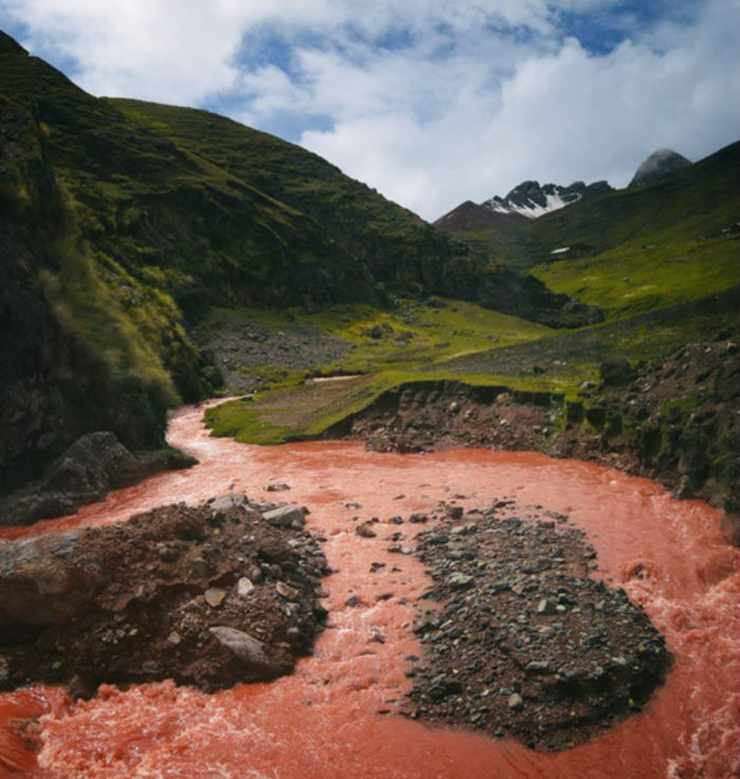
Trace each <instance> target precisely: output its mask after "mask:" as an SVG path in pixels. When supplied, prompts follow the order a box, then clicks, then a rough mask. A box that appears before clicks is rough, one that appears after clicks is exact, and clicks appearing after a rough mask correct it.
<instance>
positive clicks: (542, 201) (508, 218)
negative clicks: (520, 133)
mask: <svg viewBox="0 0 740 779" xmlns="http://www.w3.org/2000/svg"><path fill="white" fill-rule="evenodd" d="M612 191H613V188H612V187H611V186H610V185H609V183H608V182H606V181H595V182H593V183H592V184H586V183H585V182H583V181H574V182H573V183H572V184H570V185H569V186H567V187H564V186H561V185H559V184H552V183H549V184H542V185H540V183H539V182H538V181H523V182H522V183H521V184H519V185H518V186H516V187H514V189H512V190H511V191H510V192H509V193H508V194H507V195H506V196H505V197H501V196H499V195H494V196H493V197H491V198H489V199H488V200H485V201H484V202H483V203H480V204H476V203H473V202H472V201H470V200H467V201H465V203H462V204H461V205H459V206H458V207H457V208H455V209H453V210H452V211H450V212H449V213H447V214H445V215H444V216H442V217H440V218H439V219H438V220H437V221H436V222H434V224H435V226H436V227H439V228H440V229H442V230H445V231H446V232H467V231H474V230H485V229H487V228H490V227H496V226H498V225H505V224H513V223H516V222H524V221H526V220H528V219H536V218H537V217H540V216H543V215H544V214H549V213H550V212H552V211H558V210H559V209H561V208H565V206H569V205H571V204H572V203H577V202H579V201H580V200H588V199H589V198H592V197H595V196H597V195H603V194H605V193H607V192H612Z"/></svg>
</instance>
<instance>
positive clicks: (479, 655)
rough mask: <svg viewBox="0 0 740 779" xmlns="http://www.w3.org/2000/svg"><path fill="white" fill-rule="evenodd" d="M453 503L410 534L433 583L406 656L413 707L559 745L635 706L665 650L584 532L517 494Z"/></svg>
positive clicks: (448, 721)
mask: <svg viewBox="0 0 740 779" xmlns="http://www.w3.org/2000/svg"><path fill="white" fill-rule="evenodd" d="M460 513H461V512H459V511H458V512H450V513H447V514H446V516H445V518H444V520H443V521H442V523H441V524H440V525H437V526H435V527H434V528H432V529H430V530H426V531H424V532H423V533H421V534H420V535H419V537H418V546H417V551H416V554H417V555H418V556H419V557H420V559H421V560H422V561H423V562H424V563H425V565H426V568H427V572H428V573H429V574H430V575H431V577H432V579H433V580H434V585H433V586H432V587H431V589H429V590H428V591H427V592H426V593H425V594H424V596H423V598H422V600H421V601H420V602H419V605H418V609H417V619H416V623H415V626H414V630H415V632H416V634H417V635H418V637H419V639H420V641H421V643H422V645H423V647H424V652H423V657H421V658H417V657H415V656H411V657H409V658H408V660H409V669H408V671H407V676H409V677H411V678H412V679H413V682H414V686H413V690H412V691H411V693H410V695H409V702H410V710H409V713H410V716H412V717H414V718H421V719H423V720H426V721H428V722H431V723H435V724H445V725H452V726H457V727H464V728H473V729H475V730H483V731H486V732H487V733H489V734H491V735H493V736H503V735H513V736H515V737H516V738H517V739H519V740H521V741H523V742H524V743H525V744H527V745H528V746H530V747H532V748H545V749H563V748H567V747H570V746H574V745H575V744H579V743H583V742H584V741H587V740H589V739H590V738H592V737H593V736H594V735H595V734H597V733H598V732H600V731H602V730H604V729H605V728H606V727H608V726H609V725H611V724H613V723H614V722H616V721H618V720H620V719H622V718H624V717H625V716H626V715H627V714H628V713H629V712H630V711H635V710H639V709H640V708H641V705H642V704H643V703H644V702H645V701H646V700H647V699H648V698H649V697H650V695H651V693H652V692H653V690H654V689H655V687H656V686H657V685H659V684H660V683H661V681H662V679H663V675H664V672H665V671H666V670H667V668H668V667H669V665H670V655H669V654H668V652H667V651H666V649H665V645H664V641H663V638H662V636H661V635H660V634H659V633H658V631H657V630H656V629H655V628H654V627H653V625H652V624H651V622H650V620H649V619H648V617H647V615H646V614H645V613H644V612H643V611H642V610H641V608H639V607H637V606H635V605H633V604H632V603H631V602H630V600H629V599H628V597H627V595H626V593H625V591H624V590H623V589H621V588H617V589H614V588H610V587H608V586H606V585H605V584H604V582H603V581H601V580H598V579H595V578H593V577H591V576H590V574H591V573H592V572H593V570H594V569H595V568H596V567H597V563H596V552H595V551H594V549H593V547H591V546H590V544H588V543H587V542H586V540H585V534H584V533H583V532H582V531H581V530H579V529H577V528H575V527H573V526H572V525H571V524H570V523H569V521H568V518H567V517H566V516H564V515H562V514H557V513H554V512H543V510H542V509H541V507H521V506H517V505H516V504H515V503H514V502H513V501H503V500H502V501H496V502H495V503H494V505H493V506H492V507H491V508H490V509H489V510H486V511H483V512H477V511H476V512H470V513H468V514H466V515H463V516H460ZM416 519H417V521H418V519H419V518H418V517H417V518H416ZM633 575H635V576H639V575H640V571H639V570H636V571H634V572H633Z"/></svg>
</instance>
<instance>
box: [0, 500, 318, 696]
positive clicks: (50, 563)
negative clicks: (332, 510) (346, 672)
mask: <svg viewBox="0 0 740 779" xmlns="http://www.w3.org/2000/svg"><path fill="white" fill-rule="evenodd" d="M304 516H305V511H304V510H303V509H301V508H299V507H298V506H285V507H283V508H281V507H276V506H272V505H269V504H265V505H262V504H254V503H249V502H248V501H247V500H246V498H245V496H244V495H236V494H227V495H224V496H222V497H221V498H218V499H216V500H215V501H212V502H209V503H204V504H200V505H197V506H187V505H185V504H184V503H181V504H177V505H171V506H164V507H161V508H157V509H153V510H152V511H148V512H146V513H143V514H138V515H136V516H134V517H132V518H131V519H130V520H129V521H128V522H124V523H121V524H115V525H104V526H101V527H94V528H87V529H84V530H72V531H68V532H64V533H50V534H47V535H42V536H39V537H33V538H30V539H26V540H23V541H17V542H11V543H8V542H3V541H0V630H1V632H2V641H0V690H12V689H16V688H18V687H21V686H24V685H28V684H34V683H36V684H37V683H44V684H63V685H65V686H66V687H67V688H68V689H69V691H70V693H71V694H72V695H74V696H84V697H87V696H90V695H93V694H94V692H95V690H96V689H97V687H98V685H100V684H103V683H109V684H119V685H126V684H130V683H141V682H153V681H156V680H161V679H174V680H175V681H176V682H178V683H180V684H191V685H195V686H197V687H199V688H201V689H203V690H207V691H213V690H216V689H220V688H223V687H229V686H232V685H234V684H237V683H241V682H245V681H256V680H264V679H270V678H273V677H275V676H280V675H282V674H285V673H289V672H290V671H291V670H292V669H293V665H294V663H295V659H296V657H298V656H300V655H303V654H307V653H309V652H310V651H311V647H312V646H313V641H314V637H315V635H316V634H317V633H318V632H320V631H321V630H322V628H323V622H324V619H325V617H326V612H325V610H324V609H323V608H322V607H321V606H320V605H319V604H318V601H317V598H318V595H319V593H320V582H321V577H322V576H324V575H326V574H328V573H330V571H329V569H328V568H327V565H326V559H325V557H324V554H323V552H322V551H321V549H320V547H319V544H318V539H317V537H316V536H314V535H312V534H310V533H309V532H307V531H306V530H304V529H303V526H304V522H305V519H304Z"/></svg>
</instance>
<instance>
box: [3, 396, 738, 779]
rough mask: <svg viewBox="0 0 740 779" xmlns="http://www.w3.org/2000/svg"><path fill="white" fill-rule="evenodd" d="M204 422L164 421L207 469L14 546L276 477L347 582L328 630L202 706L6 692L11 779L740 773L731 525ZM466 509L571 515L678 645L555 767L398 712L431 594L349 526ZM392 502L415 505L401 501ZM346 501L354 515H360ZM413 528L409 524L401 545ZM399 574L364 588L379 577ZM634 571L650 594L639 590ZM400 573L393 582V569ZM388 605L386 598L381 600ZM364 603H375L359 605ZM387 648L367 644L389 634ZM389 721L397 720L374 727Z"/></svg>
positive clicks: (442, 457) (591, 491)
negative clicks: (213, 430) (654, 684)
mask: <svg viewBox="0 0 740 779" xmlns="http://www.w3.org/2000/svg"><path fill="white" fill-rule="evenodd" d="M201 414H202V409H192V408H191V409H183V410H182V411H180V412H178V413H177V414H176V415H175V416H174V417H173V419H172V422H171V426H170V434H169V438H170V441H171V443H172V444H174V445H175V446H178V447H180V448H182V449H185V450H186V451H188V452H190V453H192V454H194V455H195V456H196V457H198V458H199V459H200V460H201V464H200V465H199V466H197V467H195V468H193V469H191V470H189V471H181V472H174V473H166V474H161V475H159V476H155V477H153V478H151V479H148V480H147V481H145V482H144V483H142V484H140V485H138V486H135V487H132V488H129V489H125V490H120V491H119V492H116V493H114V494H112V495H111V496H110V497H109V498H108V500H106V501H105V502H104V503H100V504H96V505H94V506H89V507H87V508H85V509H83V510H81V511H80V512H79V514H77V515H75V516H73V517H67V518H62V519H59V520H51V521H48V522H43V523H39V524H37V525H35V526H33V527H32V528H25V529H12V530H6V531H4V532H3V533H2V534H0V536H2V537H5V538H18V537H27V536H31V535H34V534H38V533H43V532H48V531H51V530H57V529H61V528H68V527H76V526H80V525H91V524H100V523H105V522H115V521H120V520H122V519H125V518H126V517H128V516H129V515H130V514H132V513H134V512H137V511H141V510H144V509H148V508H151V507H153V506H157V505H161V504H164V503H171V502H177V501H181V500H184V501H198V500H201V499H205V498H208V497H210V496H212V495H216V494H218V493H221V492H224V491H226V490H227V489H228V488H229V487H232V486H233V489H236V490H238V491H244V492H246V493H247V494H249V495H250V496H251V497H254V498H256V499H258V500H259V499H267V498H268V497H274V495H273V494H272V493H271V494H268V493H266V492H264V491H263V489H264V487H265V486H266V485H267V484H268V482H269V480H270V479H271V478H279V479H280V480H281V481H286V482H288V483H289V484H290V485H291V487H292V491H291V492H289V493H280V495H279V497H280V499H289V500H291V501H296V502H300V503H302V504H305V505H307V506H308V507H309V508H310V509H311V511H312V513H311V515H310V516H309V518H308V519H309V526H310V527H311V528H312V529H314V530H316V531H319V532H321V533H322V534H323V535H325V536H326V537H327V539H328V541H327V543H326V544H324V549H325V552H326V555H327V557H328V559H329V563H330V565H332V567H333V568H334V569H335V570H336V573H335V574H334V575H332V576H331V577H329V578H328V579H326V580H325V587H326V589H327V590H328V591H329V593H330V594H329V597H328V598H327V600H326V602H325V605H326V607H327V608H328V609H329V611H330V627H329V629H328V630H327V631H326V632H325V633H324V634H323V635H322V636H321V638H320V639H319V641H318V644H317V646H316V651H315V655H314V656H313V657H311V658H308V659H305V660H303V661H301V662H300V663H299V666H298V669H297V672H296V673H295V674H294V675H292V676H290V677H286V678H283V679H279V680H278V681H276V682H272V683H269V684H257V685H248V686H247V685H245V686H242V687H238V688H235V689H233V690H230V691H226V692H222V693H219V694H216V695H204V694H202V693H200V692H198V691H196V690H193V689H189V688H177V687H175V686H174V685H173V684H171V683H167V682H165V683H161V684H151V685H142V686H138V687H135V688H132V689H129V690H128V691H126V692H120V691H118V690H117V689H115V688H113V687H103V688H101V690H100V691H99V693H98V695H97V696H96V697H95V698H94V699H93V700H91V701H88V702H79V703H72V702H70V701H68V700H65V698H64V696H63V695H62V694H61V693H60V691H58V690H43V689H40V688H35V689H33V690H31V691H23V692H20V693H15V694H10V695H0V721H8V720H9V719H12V718H13V717H24V716H27V717H37V716H39V714H41V715H42V716H41V719H40V737H41V739H42V743H43V748H42V750H41V751H40V753H39V754H38V757H37V760H36V759H35V758H34V757H33V755H30V754H29V753H28V752H27V751H26V750H24V749H23V746H22V743H21V742H20V740H19V738H18V737H17V736H16V735H15V734H14V733H13V732H12V731H10V730H7V729H6V730H4V731H0V734H1V735H0V778H1V779H6V777H18V776H27V777H33V779H42V778H43V779H71V778H76V777H80V779H82V778H85V779H92V778H93V777H96V778H98V777H99V778H100V779H131V778H132V777H134V778H135V779H150V778H151V779H155V778H156V779H494V778H495V779H508V778H509V777H511V778H512V779H513V778H514V777H517V778H519V779H540V778H546V777H553V779H554V778H555V777H569V778H573V779H597V778H599V777H604V778H605V779H621V778H622V777H624V778H625V779H633V778H634V779H653V778H655V779H657V778H658V777H660V778H665V779H689V778H694V777H697V778H698V777H702V779H704V778H706V779H709V778H713V779H727V777H731V776H736V775H738V772H740V752H739V747H738V744H740V649H739V643H740V642H739V639H740V609H738V603H740V552H738V550H734V549H731V548H729V547H727V546H725V545H724V544H723V542H722V539H721V537H720V534H719V532H718V529H717V526H718V518H719V512H718V511H716V510H715V509H712V508H710V507H708V506H706V505H704V504H702V503H699V502H679V501H675V500H673V499H671V498H670V496H669V495H668V494H667V493H666V492H665V491H664V490H663V489H662V488H661V487H659V486H656V485H655V484H654V483H652V482H650V481H647V480H644V479H637V478H633V477H629V476H625V475H624V474H621V473H619V472H617V471H613V470H607V469H604V468H601V467H599V466H596V465H593V464H590V463H584V462H578V461H572V460H552V459H549V458H547V457H544V456H542V455H539V454H530V453H511V452H493V451H486V450H472V449H467V450H456V451H449V452H444V453H439V454H433V455H390V454H373V453H368V452H366V451H365V450H364V448H363V446H362V445H361V444H356V443H326V442H312V443H302V444H291V445H286V446H281V447H273V448H259V447H250V446H244V445H240V444H236V443H234V442H232V441H230V440H226V439H213V438H210V437H208V435H207V433H206V432H205V431H204V430H203V428H202V427H201V423H200V418H201ZM456 493H463V494H464V495H466V496H467V497H466V498H465V499H464V500H462V499H458V501H457V502H458V503H459V504H462V505H464V506H465V507H466V508H475V507H481V508H484V507H487V506H488V505H490V503H491V501H492V500H493V499H494V498H502V497H507V496H509V497H513V498H515V499H516V500H517V501H518V502H519V503H521V504H542V506H543V507H544V508H546V509H551V510H554V511H560V512H564V513H567V514H568V515H569V516H570V517H571V519H572V520H573V521H574V522H576V523H577V524H578V525H579V526H580V527H583V528H584V529H585V530H586V531H587V532H588V534H589V538H590V539H591V541H592V543H593V544H594V546H595V547H596V549H597V550H598V554H599V560H598V561H599V565H600V569H599V574H598V575H601V576H603V577H604V578H605V579H606V580H607V582H609V583H614V584H620V585H622V586H624V587H625V589H626V590H627V592H628V593H629V595H630V597H631V598H632V599H633V600H634V601H636V602H639V603H642V604H644V607H645V609H646V611H647V612H648V614H649V615H650V617H651V619H652V620H653V622H654V624H655V625H656V627H658V629H659V630H661V631H662V632H663V633H664V635H665V636H666V639H667V644H668V648H669V649H670V651H671V652H672V653H673V654H674V656H675V663H674V666H673V668H672V670H671V671H670V673H669V675H668V679H667V683H666V685H665V686H664V687H662V688H661V689H659V691H658V693H657V695H656V696H655V697H654V698H653V700H652V701H651V702H650V704H649V705H648V706H647V707H646V708H645V710H644V711H643V712H641V713H639V714H635V715H633V716H631V717H630V718H629V719H627V720H626V721H625V722H623V723H622V724H620V725H619V726H617V727H615V728H613V729H612V730H611V731H609V732H608V733H607V734H605V735H604V736H601V737H600V738H598V739H597V740H595V741H593V742H592V743H590V744H586V745H584V746H581V747H577V748H575V749H571V750H567V751H565V752H560V753H557V754H544V753H537V752H532V751H530V750H528V749H526V748H524V747H523V746H521V745H520V744H518V743H516V742H513V741H508V740H503V741H496V740H492V739H488V738H486V737H482V736H476V735H472V734H469V733H461V732H451V731H445V730H438V729H430V728H427V727H425V726H424V725H422V724H419V723H417V722H413V721H411V720H408V719H404V718H402V717H399V716H394V715H393V714H392V711H393V709H394V701H396V700H397V699H399V698H400V697H401V696H402V695H403V692H404V691H405V690H406V689H407V688H408V680H407V679H406V678H405V676H404V671H405V669H406V664H405V662H404V656H405V655H407V654H410V653H417V654H420V647H419V645H418V644H417V643H416V642H415V640H414V637H413V634H412V632H411V630H410V627H409V623H411V621H412V619H413V609H412V606H411V605H409V604H407V603H406V602H405V599H413V598H414V597H416V596H417V595H419V594H420V593H421V592H423V590H424V589H425V588H426V587H427V585H428V580H427V579H426V578H425V576H424V573H423V570H422V567H421V565H420V564H419V563H418V562H416V561H415V560H414V559H413V558H410V557H405V556H401V555H397V554H395V555H394V554H389V553H387V552H386V547H387V545H388V542H387V541H385V540H384V538H385V537H386V536H387V535H389V534H390V532H391V531H392V530H398V529H399V528H397V527H396V526H386V525H383V524H380V525H379V526H378V527H377V529H378V530H379V532H378V537H377V538H373V539H363V538H359V537H357V536H356V535H355V534H354V532H353V530H354V523H353V522H351V521H349V518H350V517H352V516H360V517H361V518H362V519H368V518H370V517H373V516H377V517H380V519H381V520H382V521H386V520H387V519H388V518H389V517H391V516H392V515H393V514H399V513H401V514H408V513H410V512H412V511H418V510H422V509H429V508H431V507H433V506H434V505H436V504H437V503H438V501H439V500H441V499H444V500H447V501H451V500H452V496H453V495H454V494H456ZM399 495H405V497H403V498H398V496H399ZM347 502H358V503H360V504H362V508H360V509H348V508H346V507H345V506H344V504H345V503H347ZM414 528H418V526H417V525H413V526H410V525H408V524H406V525H403V526H402V528H401V529H403V531H404V532H405V533H407V534H408V533H411V532H414ZM373 561H382V562H386V563H387V567H386V568H384V569H382V571H381V572H380V573H377V574H370V572H369V569H370V563H371V562H373ZM638 563H640V564H641V565H642V566H643V568H644V571H643V574H646V576H645V578H644V579H639V578H632V577H631V576H630V574H631V572H632V571H633V570H634V569H635V566H636V565H637V564H638ZM394 566H396V567H397V568H398V569H400V570H394ZM386 593H393V597H392V598H390V599H389V600H377V601H376V598H377V596H378V595H380V594H386ZM350 595H357V596H358V597H359V598H361V599H362V601H363V602H364V603H365V604H366V606H364V607H360V608H348V607H346V606H345V605H344V604H345V601H346V600H347V598H348V597H349V596H350ZM378 631H379V632H380V633H382V635H383V636H384V637H385V639H386V641H385V643H379V642H378V641H377V640H373V637H374V635H375V634H376V633H377V632H378ZM382 711H386V712H389V713H379V712H382Z"/></svg>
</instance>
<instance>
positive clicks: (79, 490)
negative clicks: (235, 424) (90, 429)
mask: <svg viewBox="0 0 740 779" xmlns="http://www.w3.org/2000/svg"><path fill="white" fill-rule="evenodd" d="M196 462H197V461H196V460H195V459H193V458H192V457H188V456H187V455H184V454H182V453H181V452H178V451H177V450H175V449H162V450H158V451H149V452H139V453H136V454H134V453H132V452H130V451H129V450H128V449H127V448H126V447H125V446H123V445H122V444H121V442H120V441H119V440H118V439H117V438H116V436H115V435H114V434H113V433H111V432H95V433H86V434H85V435H83V436H81V437H80V438H78V439H77V441H75V443H73V444H72V446H70V447H69V448H68V449H66V450H65V451H64V453H63V454H61V455H60V456H59V457H58V458H57V459H56V460H54V462H52V464H51V465H50V466H49V467H48V468H47V470H46V471H45V473H44V474H43V476H42V477H41V478H40V479H37V480H34V481H32V482H30V483H29V484H27V485H25V486H24V487H23V488H21V489H20V490H17V491H16V492H14V493H12V494H11V495H9V496H6V497H5V498H0V526H2V525H28V524H31V523H32V522H35V521H36V520H39V519H45V518H47V517H54V516H61V515H63V514H71V513H73V512H74V511H75V510H76V509H77V508H79V507H80V506H84V505H86V504H88V503H94V502H95V501H98V500H102V499H103V498H104V497H105V496H106V494H107V493H108V492H110V491H111V490H115V489H119V488H121V487H127V486H129V485H131V484H136V482H138V481H141V480H142V479H144V478H146V477H147V476H151V475H152V474H154V473H157V472H159V471H163V470H169V469H174V468H187V467H190V466H191V465H194V464H195V463H196Z"/></svg>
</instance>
